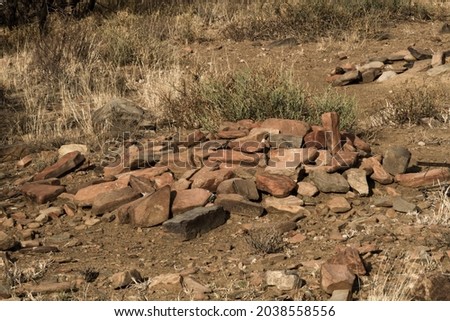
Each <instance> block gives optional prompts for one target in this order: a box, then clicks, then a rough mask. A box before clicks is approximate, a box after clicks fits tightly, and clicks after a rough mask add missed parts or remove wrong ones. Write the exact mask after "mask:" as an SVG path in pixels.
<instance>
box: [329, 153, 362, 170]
mask: <svg viewBox="0 0 450 321" xmlns="http://www.w3.org/2000/svg"><path fill="white" fill-rule="evenodd" d="M357 160H358V153H356V152H348V151H339V152H337V153H336V154H335V155H334V156H333V158H332V159H331V166H332V167H334V168H339V169H347V168H350V167H353V165H355V163H356V161H357Z"/></svg>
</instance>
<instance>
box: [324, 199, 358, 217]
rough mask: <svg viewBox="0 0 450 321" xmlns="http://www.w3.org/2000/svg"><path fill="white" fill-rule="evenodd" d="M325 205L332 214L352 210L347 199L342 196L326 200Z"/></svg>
mask: <svg viewBox="0 0 450 321" xmlns="http://www.w3.org/2000/svg"><path fill="white" fill-rule="evenodd" d="M327 205H328V207H329V208H330V210H331V211H333V212H334V213H345V212H348V211H350V210H351V209H352V206H351V205H350V203H349V202H348V201H347V199H346V198H345V197H342V196H335V197H333V198H331V199H330V200H328V202H327Z"/></svg>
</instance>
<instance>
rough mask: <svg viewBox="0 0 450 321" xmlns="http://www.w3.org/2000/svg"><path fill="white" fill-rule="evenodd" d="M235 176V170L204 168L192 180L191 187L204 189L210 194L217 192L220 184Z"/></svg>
mask: <svg viewBox="0 0 450 321" xmlns="http://www.w3.org/2000/svg"><path fill="white" fill-rule="evenodd" d="M233 176H234V174H233V170H232V169H230V168H223V169H219V170H215V168H214V167H212V168H211V167H207V166H204V167H203V168H202V169H200V170H199V171H198V172H197V173H195V174H194V175H193V176H192V178H191V179H190V180H191V181H192V186H191V187H192V188H204V189H207V190H208V191H210V192H216V190H217V187H218V186H219V184H220V183H222V182H223V181H224V180H226V179H229V178H232V177H233Z"/></svg>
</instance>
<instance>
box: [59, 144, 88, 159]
mask: <svg viewBox="0 0 450 321" xmlns="http://www.w3.org/2000/svg"><path fill="white" fill-rule="evenodd" d="M76 151H78V152H80V154H81V155H84V156H85V155H87V153H88V148H87V146H86V145H82V144H68V145H62V146H61V147H60V148H59V149H58V155H59V157H63V156H64V155H66V154H69V153H71V152H76Z"/></svg>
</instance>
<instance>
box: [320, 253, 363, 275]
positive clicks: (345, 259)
mask: <svg viewBox="0 0 450 321" xmlns="http://www.w3.org/2000/svg"><path fill="white" fill-rule="evenodd" d="M326 263H328V264H342V265H346V266H347V267H348V269H349V270H350V272H351V273H353V274H356V275H359V276H361V275H365V274H366V273H367V271H366V267H365V266H364V263H363V261H362V260H361V257H360V256H359V252H358V250H357V249H355V248H353V247H345V248H343V249H340V250H338V251H337V253H336V254H335V255H334V256H333V257H331V258H330V259H328V260H327V261H326Z"/></svg>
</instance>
